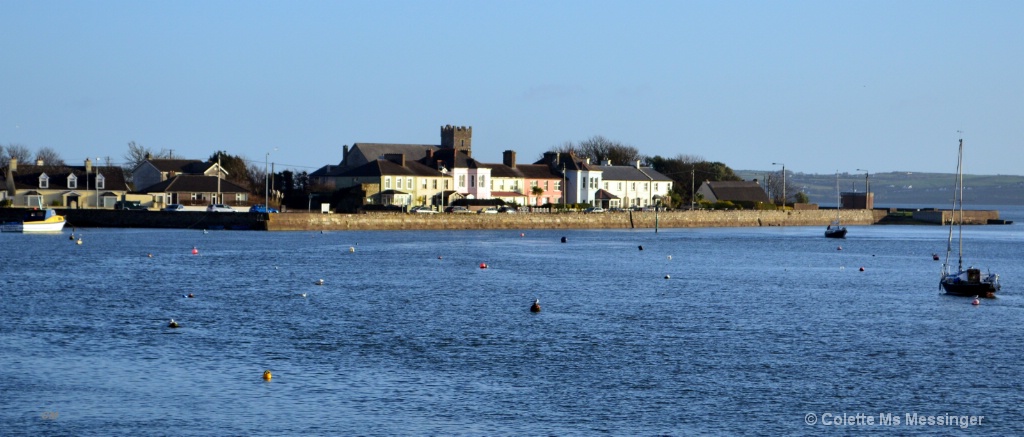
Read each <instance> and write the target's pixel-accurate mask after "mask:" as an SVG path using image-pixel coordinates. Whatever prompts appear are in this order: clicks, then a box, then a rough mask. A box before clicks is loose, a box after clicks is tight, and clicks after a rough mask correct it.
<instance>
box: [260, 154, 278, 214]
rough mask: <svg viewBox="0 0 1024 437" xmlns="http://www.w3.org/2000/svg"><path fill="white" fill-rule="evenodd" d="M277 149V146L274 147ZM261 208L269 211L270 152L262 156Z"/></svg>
mask: <svg viewBox="0 0 1024 437" xmlns="http://www.w3.org/2000/svg"><path fill="white" fill-rule="evenodd" d="M273 151H274V152H276V151H277V147H275V148H274V150H273ZM263 209H264V210H266V211H267V212H268V213H269V212H270V152H267V155H266V156H264V157H263Z"/></svg>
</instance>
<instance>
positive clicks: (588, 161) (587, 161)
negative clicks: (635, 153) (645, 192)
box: [585, 157, 640, 168]
mask: <svg viewBox="0 0 1024 437" xmlns="http://www.w3.org/2000/svg"><path fill="white" fill-rule="evenodd" d="M585 162H586V163H587V165H590V158H589V157H587V160H586V161H585ZM637 168H640V167H637Z"/></svg>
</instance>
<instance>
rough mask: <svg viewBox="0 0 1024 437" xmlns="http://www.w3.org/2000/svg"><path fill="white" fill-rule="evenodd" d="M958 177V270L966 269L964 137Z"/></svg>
mask: <svg viewBox="0 0 1024 437" xmlns="http://www.w3.org/2000/svg"><path fill="white" fill-rule="evenodd" d="M956 175H957V176H956V177H957V191H958V194H957V198H958V199H959V201H960V219H959V223H957V226H958V228H957V239H958V240H960V241H959V242H958V243H959V246H960V247H959V248H958V249H957V262H956V266H957V271H960V272H962V271H964V139H963V138H960V150H959V151H958V153H957V159H956Z"/></svg>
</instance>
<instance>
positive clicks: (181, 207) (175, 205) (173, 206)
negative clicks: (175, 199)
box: [163, 203, 185, 211]
mask: <svg viewBox="0 0 1024 437" xmlns="http://www.w3.org/2000/svg"><path fill="white" fill-rule="evenodd" d="M184 210H185V205H182V204H180V203H172V204H170V205H167V206H166V207H164V209H163V211H184Z"/></svg>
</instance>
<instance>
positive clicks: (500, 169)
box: [480, 164, 525, 178]
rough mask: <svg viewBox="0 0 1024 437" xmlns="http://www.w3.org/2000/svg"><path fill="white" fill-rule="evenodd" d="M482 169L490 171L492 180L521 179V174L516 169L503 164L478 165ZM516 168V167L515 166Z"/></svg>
mask: <svg viewBox="0 0 1024 437" xmlns="http://www.w3.org/2000/svg"><path fill="white" fill-rule="evenodd" d="M480 166H481V167H483V168H489V169H491V177H492V178H523V177H525V175H523V172H522V171H520V170H519V169H518V168H512V167H509V166H507V165H505V164H480ZM517 167H518V166H517Z"/></svg>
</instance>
